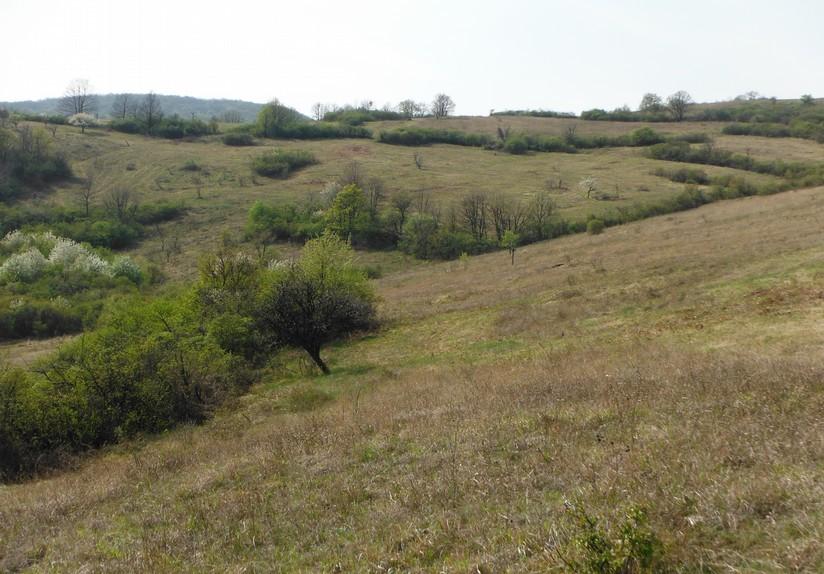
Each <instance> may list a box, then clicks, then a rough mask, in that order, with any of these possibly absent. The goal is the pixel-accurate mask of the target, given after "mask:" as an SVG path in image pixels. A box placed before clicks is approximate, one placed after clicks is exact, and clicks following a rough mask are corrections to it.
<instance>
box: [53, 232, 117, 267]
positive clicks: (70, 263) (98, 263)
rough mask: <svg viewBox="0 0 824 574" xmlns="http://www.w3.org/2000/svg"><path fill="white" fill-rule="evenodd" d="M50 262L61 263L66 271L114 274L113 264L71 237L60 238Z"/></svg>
mask: <svg viewBox="0 0 824 574" xmlns="http://www.w3.org/2000/svg"><path fill="white" fill-rule="evenodd" d="M49 263H51V264H52V265H60V266H62V267H63V269H65V270H66V271H80V272H82V273H98V274H100V275H109V276H112V275H113V272H112V269H111V265H109V263H108V262H107V261H105V260H104V259H103V258H101V257H100V256H99V255H98V254H97V253H94V252H93V251H90V250H89V249H87V248H86V247H83V246H82V245H80V244H79V243H77V242H75V241H72V240H71V239H64V238H62V237H61V238H60V239H58V240H57V243H56V244H55V246H54V248H53V249H52V250H51V253H50V254H49Z"/></svg>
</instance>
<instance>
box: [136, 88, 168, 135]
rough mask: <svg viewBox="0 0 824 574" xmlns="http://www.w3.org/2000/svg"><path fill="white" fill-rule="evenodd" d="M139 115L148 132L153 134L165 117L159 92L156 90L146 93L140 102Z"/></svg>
mask: <svg viewBox="0 0 824 574" xmlns="http://www.w3.org/2000/svg"><path fill="white" fill-rule="evenodd" d="M137 115H138V117H139V118H140V119H141V121H143V125H144V127H145V129H146V133H148V134H151V133H152V132H153V131H154V129H155V128H156V127H157V125H158V124H159V123H160V120H162V119H163V107H162V106H161V105H160V98H158V96H157V94H155V93H154V92H149V93H148V94H146V96H145V97H144V98H143V101H142V102H141V103H140V107H139V108H138V114H137Z"/></svg>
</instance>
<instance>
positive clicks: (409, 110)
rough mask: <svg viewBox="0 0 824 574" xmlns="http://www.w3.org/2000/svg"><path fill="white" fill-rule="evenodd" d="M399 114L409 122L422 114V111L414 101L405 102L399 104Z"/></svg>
mask: <svg viewBox="0 0 824 574" xmlns="http://www.w3.org/2000/svg"><path fill="white" fill-rule="evenodd" d="M398 112H399V113H400V114H401V115H403V117H405V118H406V119H407V120H411V119H412V118H414V117H415V116H417V115H418V114H419V113H420V109H419V107H418V104H417V103H416V102H415V101H414V100H404V101H402V102H401V103H399V104H398Z"/></svg>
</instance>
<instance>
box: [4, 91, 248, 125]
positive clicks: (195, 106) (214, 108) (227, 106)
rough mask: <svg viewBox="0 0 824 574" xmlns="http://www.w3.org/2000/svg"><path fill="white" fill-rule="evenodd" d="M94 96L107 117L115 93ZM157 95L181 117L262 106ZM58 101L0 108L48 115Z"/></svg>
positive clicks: (163, 105) (168, 111)
mask: <svg viewBox="0 0 824 574" xmlns="http://www.w3.org/2000/svg"><path fill="white" fill-rule="evenodd" d="M130 95H134V96H135V98H136V99H139V98H140V97H142V95H141V94H130ZM95 97H96V99H97V110H96V113H97V114H98V115H99V116H100V117H101V118H106V117H109V116H110V114H111V109H112V105H113V104H114V101H115V98H116V97H117V94H100V95H97V96H95ZM157 98H158V100H159V102H160V106H161V108H162V109H163V112H164V113H166V114H168V115H175V114H177V115H179V116H181V117H184V118H189V117H192V116H194V117H198V118H201V119H204V120H208V119H209V118H211V117H217V118H220V117H222V116H223V115H224V114H225V113H226V112H235V113H237V114H239V116H240V118H242V121H245V122H249V121H254V119H255V116H257V113H258V112H259V111H260V108H261V106H262V104H256V103H253V102H245V101H243V100H226V99H206V98H194V97H191V96H173V95H165V94H157ZM59 104H60V98H46V99H43V100H28V101H21V102H0V108H6V109H9V110H14V111H18V112H23V113H29V114H44V115H50V114H56V113H59Z"/></svg>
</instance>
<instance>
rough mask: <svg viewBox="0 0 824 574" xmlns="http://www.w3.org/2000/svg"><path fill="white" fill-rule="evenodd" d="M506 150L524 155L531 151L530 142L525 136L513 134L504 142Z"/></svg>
mask: <svg viewBox="0 0 824 574" xmlns="http://www.w3.org/2000/svg"><path fill="white" fill-rule="evenodd" d="M504 151H506V152H508V153H511V154H513V155H522V154H525V153H526V152H527V151H529V143H528V142H527V140H526V138H525V137H523V136H511V137H509V138H507V140H506V142H505V143H504Z"/></svg>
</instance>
